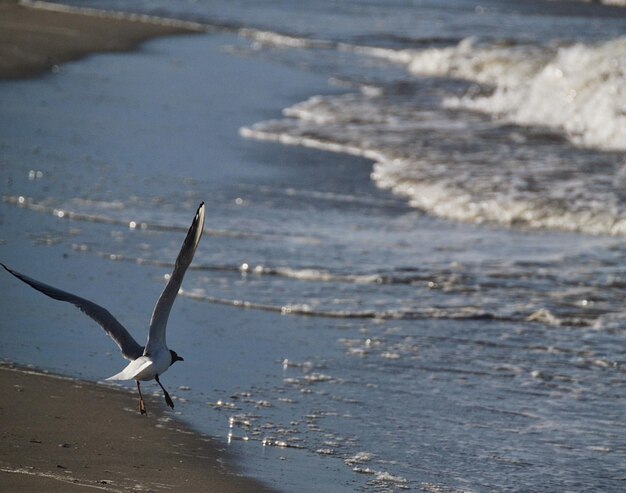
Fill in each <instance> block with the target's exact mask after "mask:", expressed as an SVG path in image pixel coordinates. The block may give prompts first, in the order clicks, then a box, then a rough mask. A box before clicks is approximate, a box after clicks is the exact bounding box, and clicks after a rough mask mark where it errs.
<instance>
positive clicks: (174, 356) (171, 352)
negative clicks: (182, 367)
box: [170, 349, 185, 365]
mask: <svg viewBox="0 0 626 493" xmlns="http://www.w3.org/2000/svg"><path fill="white" fill-rule="evenodd" d="M170 356H171V357H172V362H171V363H170V365H173V364H174V363H176V362H177V361H185V360H184V359H183V358H182V357H181V356H178V354H177V353H176V351H172V350H171V349H170Z"/></svg>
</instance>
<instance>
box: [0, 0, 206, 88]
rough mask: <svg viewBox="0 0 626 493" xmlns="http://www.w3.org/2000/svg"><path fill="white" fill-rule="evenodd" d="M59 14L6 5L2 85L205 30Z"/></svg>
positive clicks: (0, 15) (1, 3)
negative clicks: (64, 65)
mask: <svg viewBox="0 0 626 493" xmlns="http://www.w3.org/2000/svg"><path fill="white" fill-rule="evenodd" d="M54 8H55V7H54V6H49V5H48V4H45V3H43V2H24V3H18V2H17V0H0V79H21V78H27V77H33V76H36V75H41V74H44V73H46V72H50V71H51V70H55V69H56V67H57V66H58V65H59V64H61V63H63V62H67V61H70V60H77V59H79V58H82V57H84V56H86V55H88V54H90V53H97V52H111V51H128V50H131V49H133V48H136V47H137V46H138V45H139V44H141V43H142V42H144V41H147V40H149V39H151V38H155V37H158V36H171V35H175V34H190V33H193V32H199V31H201V30H202V28H201V26H195V25H194V23H185V22H178V23H177V22H172V23H171V24H170V25H168V24H166V23H165V22H162V23H161V22H158V21H156V20H155V19H149V18H142V19H138V20H131V19H123V18H115V17H114V16H96V15H87V14H85V13H80V11H79V10H76V11H55V10H51V9H54Z"/></svg>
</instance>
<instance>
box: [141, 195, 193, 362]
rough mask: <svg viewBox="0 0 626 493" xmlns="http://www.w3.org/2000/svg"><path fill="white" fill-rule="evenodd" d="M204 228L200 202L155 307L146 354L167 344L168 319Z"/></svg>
mask: <svg viewBox="0 0 626 493" xmlns="http://www.w3.org/2000/svg"><path fill="white" fill-rule="evenodd" d="M203 229H204V202H202V203H201V204H200V207H198V210H197V211H196V215H195V217H194V218H193V222H192V223H191V227H190V228H189V231H188V232H187V236H186V237H185V241H184V242H183V246H182V248H181V249H180V253H179V254H178V257H177V258H176V265H175V266H174V271H173V272H172V275H171V276H170V279H169V281H168V282H167V285H166V286H165V289H164V290H163V293H161V297H160V298H159V300H158V301H157V304H156V306H155V307H154V312H153V313H152V319H151V320H150V334H149V335H148V343H147V344H146V349H145V351H144V354H150V353H151V351H152V350H153V349H156V348H160V347H163V346H165V327H166V326H167V319H168V317H169V315H170V310H171V309H172V305H173V304H174V300H175V299H176V295H177V294H178V290H179V289H180V286H181V284H182V282H183V277H184V276H185V272H186V271H187V267H189V264H191V260H192V259H193V255H194V253H195V252H196V248H197V247H198V243H200V237H201V236H202V231H203Z"/></svg>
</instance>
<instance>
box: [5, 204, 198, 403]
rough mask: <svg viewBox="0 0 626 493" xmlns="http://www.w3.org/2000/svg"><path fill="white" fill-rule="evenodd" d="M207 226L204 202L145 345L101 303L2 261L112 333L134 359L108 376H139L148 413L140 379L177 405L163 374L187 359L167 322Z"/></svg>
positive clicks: (40, 289)
mask: <svg viewBox="0 0 626 493" xmlns="http://www.w3.org/2000/svg"><path fill="white" fill-rule="evenodd" d="M203 229H204V202H202V203H201V204H200V206H199V207H198V210H197V211H196V215H195V217H194V218H193V222H192V223H191V227H190V228H189V231H188V232H187V236H186V237H185V241H184V242H183V246H182V247H181V249H180V252H179V254H178V257H177V258H176V264H175V266H174V271H173V272H172V274H171V275H170V278H169V280H168V282H167V285H166V286H165V289H164V290H163V293H162V294H161V296H160V297H159V299H158V301H157V303H156V306H155V307H154V312H153V313H152V319H151V320H150V333H149V334H148V341H147V343H146V345H145V347H143V346H141V345H139V344H138V343H137V341H135V339H134V338H133V336H131V335H130V333H129V332H128V331H127V330H126V328H125V327H124V326H123V325H122V324H121V323H119V322H118V321H117V319H116V318H115V317H114V316H113V315H111V313H109V311H108V310H107V309H105V308H103V307H101V306H100V305H97V304H96V303H94V302H93V301H89V300H87V299H85V298H81V297H80V296H76V295H75V294H71V293H68V292H66V291H62V290H60V289H57V288H54V287H52V286H49V285H47V284H44V283H43V282H40V281H37V280H35V279H32V278H30V277H28V276H25V275H24V274H20V273H19V272H16V271H14V270H11V269H9V268H8V267H7V266H6V265H4V264H3V263H0V265H2V267H4V268H5V270H6V271H7V272H9V273H10V274H12V275H14V276H15V277H17V278H18V279H19V280H20V281H23V282H25V283H26V284H28V285H29V286H30V287H32V288H34V289H36V290H37V291H40V292H42V293H43V294H45V295H47V296H49V297H50V298H53V299H55V300H59V301H66V302H68V303H72V304H73V305H75V306H76V307H77V308H78V309H80V310H81V311H82V312H83V313H84V314H85V315H87V316H88V317H91V318H92V319H93V320H95V321H96V322H97V323H98V324H99V325H100V326H101V327H102V328H103V329H104V330H105V332H106V333H107V334H108V335H109V336H111V338H112V339H113V341H115V343H116V344H117V345H118V346H119V348H120V350H121V351H122V356H123V357H124V358H126V359H127V360H130V363H129V364H128V366H126V368H124V369H123V370H122V371H121V372H119V373H117V374H115V375H113V376H112V377H109V378H107V380H135V382H137V390H138V392H139V412H140V413H141V414H142V415H144V414H147V413H146V406H145V403H144V400H143V395H142V394H141V386H140V384H139V382H140V381H142V382H143V381H148V380H156V382H157V383H158V384H159V386H160V387H161V389H162V390H163V394H164V395H165V402H166V403H167V405H168V406H169V407H171V408H172V409H174V403H173V402H172V398H171V397H170V395H169V393H168V392H167V390H165V387H163V384H161V381H160V380H159V377H160V376H161V375H162V374H163V373H164V372H165V371H166V370H167V369H168V368H169V367H170V366H172V365H173V364H174V363H176V362H177V361H184V360H183V358H182V357H180V356H179V355H178V354H177V353H176V351H173V350H171V349H168V347H167V345H166V343H165V328H166V326H167V319H168V317H169V314H170V310H171V309H172V305H173V304H174V300H175V299H176V295H177V294H178V291H179V289H180V286H181V284H182V282H183V277H184V275H185V271H186V270H187V267H189V265H190V264H191V260H192V259H193V255H194V253H195V251H196V248H197V247H198V243H200V237H201V236H202V231H203Z"/></svg>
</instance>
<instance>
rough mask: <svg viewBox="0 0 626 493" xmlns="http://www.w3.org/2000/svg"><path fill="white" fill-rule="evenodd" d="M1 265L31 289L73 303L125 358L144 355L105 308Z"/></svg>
mask: <svg viewBox="0 0 626 493" xmlns="http://www.w3.org/2000/svg"><path fill="white" fill-rule="evenodd" d="M0 265H2V267H4V268H5V269H6V271H7V272H9V273H10V274H13V275H14V276H15V277H17V278H18V279H19V280H20V281H22V282H25V283H26V284H28V285H29V286H30V287H32V288H34V289H36V290H37V291H39V292H41V293H43V294H45V295H46V296H49V297H50V298H53V299H55V300H59V301H66V302H67V303H71V304H73V305H74V306H76V307H77V308H78V309H80V310H81V311H82V312H83V313H84V314H85V315H87V316H89V317H91V318H92V319H93V320H95V321H96V322H97V323H98V324H99V325H100V326H101V327H102V328H103V329H104V330H105V331H106V333H107V334H109V335H110V336H111V338H112V339H113V340H114V341H115V343H116V344H117V345H118V346H119V348H120V349H121V351H122V355H123V356H124V358H126V359H128V360H134V359H136V358H138V357H139V356H141V355H142V354H143V347H142V346H140V345H139V344H137V341H135V339H133V336H131V335H130V334H129V333H128V331H127V330H126V329H125V328H124V326H123V325H122V324H121V323H119V322H118V321H117V320H116V319H115V317H114V316H113V315H111V314H110V313H109V311H108V310H106V309H105V308H102V307H101V306H100V305H97V304H95V303H94V302H92V301H89V300H86V299H85V298H81V297H80V296H76V295H74V294H71V293H67V292H65V291H61V290H60V289H57V288H54V287H52V286H49V285H47V284H44V283H43V282H39V281H37V280H35V279H31V278H30V277H28V276H25V275H24V274H20V273H19V272H16V271H14V270H11V269H9V268H8V267H7V266H6V265H4V264H2V263H0Z"/></svg>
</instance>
